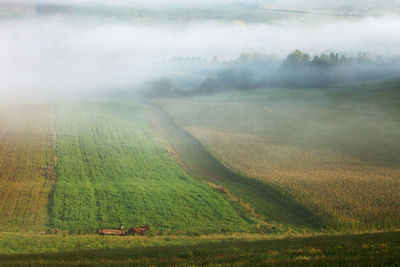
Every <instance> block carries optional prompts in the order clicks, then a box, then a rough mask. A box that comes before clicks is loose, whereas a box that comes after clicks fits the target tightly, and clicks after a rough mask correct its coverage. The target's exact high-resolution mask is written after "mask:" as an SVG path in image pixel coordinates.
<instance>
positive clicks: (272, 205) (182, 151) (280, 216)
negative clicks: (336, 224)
mask: <svg viewBox="0 0 400 267" xmlns="http://www.w3.org/2000/svg"><path fill="white" fill-rule="evenodd" d="M149 110H150V114H151V115H150V122H151V127H152V129H153V131H154V132H155V133H156V134H157V135H158V136H160V137H161V138H162V139H163V140H164V141H165V142H166V146H167V149H168V150H169V152H170V153H171V154H172V155H173V156H174V157H175V158H176V159H177V161H178V162H179V163H180V164H181V166H183V168H184V169H185V170H186V171H187V172H188V173H190V174H191V175H192V176H194V177H196V178H198V179H200V180H203V181H207V182H211V183H214V184H217V185H222V186H225V187H226V188H227V189H228V190H229V191H230V192H231V193H232V194H233V195H234V196H235V197H237V198H240V199H242V200H243V201H244V202H245V203H247V204H248V205H249V206H251V208H253V209H254V210H255V212H256V213H258V214H260V215H261V216H262V217H263V219H264V220H265V221H267V222H270V223H279V224H285V225H292V226H307V227H319V226H320V223H319V220H318V219H317V218H316V217H315V216H313V215H312V214H311V213H310V212H309V211H308V210H307V209H306V208H305V207H303V206H301V205H300V204H298V203H297V202H295V201H294V200H292V199H290V198H289V197H288V196H286V195H284V194H283V193H281V192H280V191H278V190H277V189H275V188H273V187H272V186H270V185H267V184H265V183H263V182H260V181H258V180H256V179H253V178H248V177H244V176H241V175H238V174H236V173H234V172H232V171H231V170H229V169H228V168H227V167H225V166H224V165H223V164H222V163H221V162H220V161H219V160H218V159H217V158H215V156H214V155H212V154H211V153H210V152H209V151H208V150H207V149H206V148H205V147H204V145H203V144H202V143H201V142H200V141H199V140H198V139H197V138H195V137H194V136H192V135H191V134H189V133H188V132H187V131H185V130H184V129H182V128H180V127H179V126H178V125H177V124H176V123H175V121H174V120H173V118H172V117H171V116H170V115H169V114H168V113H167V112H165V111H164V110H163V109H162V108H161V107H160V106H158V105H157V104H154V103H151V104H149Z"/></svg>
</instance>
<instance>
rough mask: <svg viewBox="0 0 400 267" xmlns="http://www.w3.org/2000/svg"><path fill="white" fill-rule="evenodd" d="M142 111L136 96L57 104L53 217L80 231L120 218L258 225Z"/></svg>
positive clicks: (182, 224)
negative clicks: (157, 132) (172, 148)
mask: <svg viewBox="0 0 400 267" xmlns="http://www.w3.org/2000/svg"><path fill="white" fill-rule="evenodd" d="M144 114H145V107H144V106H143V105H141V104H135V103H134V104H124V103H115V104H114V103H81V104H71V105H70V104H60V105H58V106H57V147H56V152H57V157H58V162H57V176H58V177H57V183H56V185H55V188H54V193H53V197H52V199H51V211H50V225H51V226H52V227H53V228H57V229H61V230H75V231H82V230H95V229H98V228H115V227H117V226H119V224H120V223H123V224H124V225H126V226H127V227H128V226H140V225H150V226H151V227H152V228H153V229H154V230H155V231H157V230H175V231H189V232H190V231H211V232H215V231H252V229H253V228H254V224H255V223H256V220H255V218H253V217H252V216H251V214H250V213H247V212H246V210H245V209H244V208H242V207H241V206H240V205H239V204H237V203H235V202H233V201H230V200H229V198H228V197H227V196H226V195H224V194H222V193H221V192H219V191H218V190H215V189H213V188H211V187H209V186H208V185H206V184H205V183H201V182H199V181H197V180H195V179H193V178H192V177H191V176H189V175H188V174H187V173H185V171H183V170H182V169H181V167H180V166H179V165H178V164H177V163H176V162H175V161H174V159H173V158H172V157H171V156H170V155H169V154H168V152H167V150H166V149H165V147H164V146H163V145H162V143H161V141H160V140H159V139H157V138H156V137H155V136H154V135H153V133H152V131H151V130H150V128H149V126H148V125H147V121H146V119H145V117H144ZM251 225H253V226H251Z"/></svg>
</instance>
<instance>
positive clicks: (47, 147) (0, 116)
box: [0, 104, 56, 231]
mask: <svg viewBox="0 0 400 267" xmlns="http://www.w3.org/2000/svg"><path fill="white" fill-rule="evenodd" d="M54 122H55V120H54V113H53V108H52V106H51V105H50V104H36V105H1V106H0V230H7V231H10V230H12V231H14V230H22V229H36V230H38V229H44V228H45V227H46V223H47V203H48V196H49V193H50V191H51V188H52V184H53V182H54V180H55V172H54V165H55V161H56V157H55V151H54V148H55V127H54Z"/></svg>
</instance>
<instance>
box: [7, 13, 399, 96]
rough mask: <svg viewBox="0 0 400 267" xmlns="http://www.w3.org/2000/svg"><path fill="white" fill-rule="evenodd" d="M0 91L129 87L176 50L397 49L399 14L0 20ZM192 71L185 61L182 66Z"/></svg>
mask: <svg viewBox="0 0 400 267" xmlns="http://www.w3.org/2000/svg"><path fill="white" fill-rule="evenodd" d="M0 44H1V45H0V73H1V77H0V81H1V84H2V86H1V89H0V90H1V95H2V98H3V99H5V98H8V97H13V98H18V97H28V98H29V97H38V98H43V97H44V98H55V97H67V96H74V95H82V94H84V95H91V94H95V93H96V92H98V91H101V90H114V89H121V88H133V87H134V86H135V85H139V84H141V83H143V82H144V81H146V80H149V79H152V78H155V77H159V76H165V75H168V73H171V72H173V71H174V70H172V69H170V68H169V66H168V64H167V62H168V60H169V59H170V58H171V57H173V56H199V57H205V58H207V59H211V58H213V57H214V56H218V58H220V59H232V58H235V57H237V56H238V55H240V54H241V53H242V52H253V51H257V52H260V53H266V54H276V55H277V56H278V57H280V58H284V57H285V56H286V55H287V54H289V53H290V52H293V51H294V50H295V49H301V50H303V51H306V52H308V53H310V54H311V55H313V54H320V53H323V52H328V51H335V52H339V53H344V54H348V55H355V54H357V53H358V52H360V51H363V52H367V53H370V54H372V55H385V56H393V55H399V54H400V50H399V47H400V17H399V16H381V17H369V18H363V19H351V20H350V19H337V18H336V19H329V20H327V19H325V20H321V21H316V23H309V22H299V21H293V20H292V21H281V22H279V23H275V24H245V25H244V26H243V25H241V26H240V27H239V26H238V25H237V24H234V23H229V22H215V21H213V22H201V23H197V22H195V23H188V24H185V25H182V24H168V25H157V24H152V25H146V24H134V23H127V22H121V21H112V20H108V21H102V20H93V19H91V20H84V19H82V18H79V19H76V18H75V19H74V18H71V17H68V16H53V17H52V16H50V17H31V18H22V19H13V20H3V21H0ZM186 71H187V72H188V73H190V69H188V70H186Z"/></svg>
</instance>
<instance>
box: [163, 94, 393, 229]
mask: <svg viewBox="0 0 400 267" xmlns="http://www.w3.org/2000/svg"><path fill="white" fill-rule="evenodd" d="M377 89H378V90H376V89H375V88H370V87H367V88H364V91H363V92H362V93H360V92H359V91H356V92H355V91H354V90H350V89H349V90H347V91H346V89H343V88H336V89H329V91H328V92H326V91H323V90H322V91H321V89H319V90H318V89H317V90H316V89H306V90H300V89H296V90H291V89H276V90H272V89H271V90H264V91H261V90H260V91H258V92H247V93H231V94H223V95H219V96H214V97H198V98H187V99H183V100H182V99H181V100H162V101H159V103H160V104H161V106H162V107H163V108H164V109H165V110H166V111H168V112H169V113H170V114H171V115H172V117H174V119H175V120H176V122H177V123H178V124H179V125H180V126H182V127H183V128H184V129H186V130H187V131H189V132H190V133H191V134H193V135H194V136H196V137H197V138H198V139H199V140H200V141H201V142H202V143H203V144H204V145H205V146H206V147H207V148H208V149H209V150H210V151H211V152H212V153H213V154H214V155H215V156H216V157H217V158H219V159H220V160H221V161H222V162H223V163H224V164H225V165H226V166H228V167H229V168H231V169H232V170H234V171H236V172H238V173H240V174H243V175H246V176H251V177H257V178H259V179H260V180H262V181H265V182H267V183H270V184H273V185H274V186H276V187H277V188H279V189H280V190H282V191H283V192H285V193H287V194H289V195H290V196H292V197H294V198H295V199H296V200H297V201H299V202H300V203H301V204H303V205H304V206H306V207H307V208H308V209H310V210H311V211H312V212H313V213H314V214H316V215H317V216H318V217H319V218H320V219H321V220H322V222H323V223H324V225H325V226H326V227H328V228H333V229H360V228H361V229H385V228H396V227H399V226H400V98H399V93H398V91H396V90H389V89H384V90H383V89H382V90H381V91H379V88H377Z"/></svg>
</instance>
